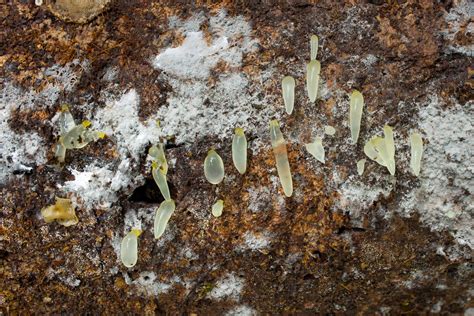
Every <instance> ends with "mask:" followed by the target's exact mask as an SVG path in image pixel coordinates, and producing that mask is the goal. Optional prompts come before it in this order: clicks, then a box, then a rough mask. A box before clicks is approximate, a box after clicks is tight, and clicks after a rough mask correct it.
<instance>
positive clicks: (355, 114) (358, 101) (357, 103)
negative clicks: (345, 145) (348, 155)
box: [349, 90, 364, 144]
mask: <svg viewBox="0 0 474 316" xmlns="http://www.w3.org/2000/svg"><path fill="white" fill-rule="evenodd" d="M363 108H364V97H363V96H362V93H360V92H359V91H357V90H354V91H352V94H351V97H350V109H349V125H350V127H351V137H352V142H353V143H354V144H356V143H357V139H358V138H359V132H360V121H361V119H362V110H363Z"/></svg>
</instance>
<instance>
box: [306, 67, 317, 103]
mask: <svg viewBox="0 0 474 316" xmlns="http://www.w3.org/2000/svg"><path fill="white" fill-rule="evenodd" d="M320 72H321V64H320V63H319V61H318V60H312V61H310V62H309V64H308V65H307V66H306V91H307V92H308V97H309V100H310V101H311V102H314V101H316V97H317V96H318V87H319V73H320Z"/></svg>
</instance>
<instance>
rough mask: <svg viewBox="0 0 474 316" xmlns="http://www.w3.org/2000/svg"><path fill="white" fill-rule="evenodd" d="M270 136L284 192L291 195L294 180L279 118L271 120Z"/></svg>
mask: <svg viewBox="0 0 474 316" xmlns="http://www.w3.org/2000/svg"><path fill="white" fill-rule="evenodd" d="M270 138H271V142H272V147H273V153H274V154H275V161H276V166H277V171H278V176H279V177H280V182H281V186H282V188H283V192H284V193H285V195H286V196H287V197H290V196H291V195H292V194H293V180H292V178H291V171H290V163H289V162H288V152H287V150H286V142H285V139H284V138H283V134H282V133H281V130H280V124H279V123H278V121H277V120H273V121H271V122H270Z"/></svg>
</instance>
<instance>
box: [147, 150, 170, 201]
mask: <svg viewBox="0 0 474 316" xmlns="http://www.w3.org/2000/svg"><path fill="white" fill-rule="evenodd" d="M148 155H150V157H152V160H153V162H152V164H151V174H152V176H153V179H154V180H155V182H156V185H157V186H158V189H160V192H161V194H162V195H163V197H164V198H165V200H170V199H171V195H170V190H169V187H168V182H167V181H166V174H167V173H168V162H167V161H166V157H165V151H164V145H163V144H161V143H160V144H158V146H152V147H150V149H149V150H148Z"/></svg>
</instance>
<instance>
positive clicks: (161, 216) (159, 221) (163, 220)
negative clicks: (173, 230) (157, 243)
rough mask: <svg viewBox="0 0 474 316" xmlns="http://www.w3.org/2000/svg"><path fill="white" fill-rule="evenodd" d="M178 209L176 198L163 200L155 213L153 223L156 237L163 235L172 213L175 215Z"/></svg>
mask: <svg viewBox="0 0 474 316" xmlns="http://www.w3.org/2000/svg"><path fill="white" fill-rule="evenodd" d="M175 209H176V204H175V203H174V200H167V201H163V202H161V204H160V207H159V208H158V209H157V210H156V213H155V222H154V224H153V233H154V235H155V238H156V239H158V238H160V237H161V235H163V233H164V232H165V229H166V225H168V221H169V220H170V217H171V215H173V213H174V210H175Z"/></svg>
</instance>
